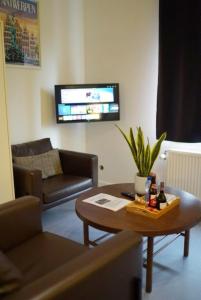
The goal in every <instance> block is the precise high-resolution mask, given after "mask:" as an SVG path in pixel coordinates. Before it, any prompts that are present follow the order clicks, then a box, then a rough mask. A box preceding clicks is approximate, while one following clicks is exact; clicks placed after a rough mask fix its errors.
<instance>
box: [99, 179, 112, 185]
mask: <svg viewBox="0 0 201 300" xmlns="http://www.w3.org/2000/svg"><path fill="white" fill-rule="evenodd" d="M109 184H112V182H108V181H103V180H99V182H98V186H103V185H109Z"/></svg>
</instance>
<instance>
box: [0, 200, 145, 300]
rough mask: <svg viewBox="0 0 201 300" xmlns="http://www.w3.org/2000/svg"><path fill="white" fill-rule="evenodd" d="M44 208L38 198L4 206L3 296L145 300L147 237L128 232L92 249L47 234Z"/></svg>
mask: <svg viewBox="0 0 201 300" xmlns="http://www.w3.org/2000/svg"><path fill="white" fill-rule="evenodd" d="M41 211H42V210H41V203H40V201H39V199H38V198H36V197H33V196H25V197H22V198H19V199H17V200H14V201H10V202H7V203H4V204H1V205H0V250H1V252H2V254H3V255H4V257H5V263H4V262H3V261H2V260H1V264H0V292H1V291H2V289H3V284H4V285H6V284H7V293H5V294H2V293H1V295H0V299H3V300H68V299H69V300H79V299H80V300H81V299H82V300H92V299H93V300H94V299H96V300H111V299H117V300H130V299H132V300H135V299H141V279H142V241H141V236H139V235H138V234H136V233H134V232H132V231H122V232H121V233H119V234H117V235H115V236H114V237H112V238H111V239H109V240H107V241H106V242H103V243H102V244H100V245H98V246H97V247H95V248H92V249H89V248H87V247H85V246H83V245H81V244H78V243H77V242H74V241H71V240H68V239H66V238H63V237H60V236H58V235H55V234H52V233H49V232H43V231H42V225H41ZM8 262H9V263H8ZM3 265H4V271H5V269H6V267H7V274H6V275H7V276H4V275H5V272H4V273H2V270H1V269H2V268H3ZM12 268H13V269H12ZM8 269H9V270H8ZM13 270H14V271H13ZM16 270H17V271H18V274H17V275H16V273H17V271H16ZM2 274H3V275H2ZM19 274H20V275H19ZM3 277H4V278H3ZM5 277H6V278H5ZM13 282H14V283H15V284H13Z"/></svg>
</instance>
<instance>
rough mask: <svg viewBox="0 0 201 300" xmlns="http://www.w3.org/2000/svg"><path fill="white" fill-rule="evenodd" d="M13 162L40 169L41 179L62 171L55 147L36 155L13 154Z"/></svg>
mask: <svg viewBox="0 0 201 300" xmlns="http://www.w3.org/2000/svg"><path fill="white" fill-rule="evenodd" d="M14 162H15V163H16V164H17V165H20V166H23V167H28V168H31V169H39V170H41V172H42V178H43V179H45V178H48V177H50V176H54V175H59V174H62V173H63V172H62V167H61V162H60V157H59V151H58V150H57V149H53V150H50V151H48V152H45V153H42V154H38V155H31V156H15V157H14Z"/></svg>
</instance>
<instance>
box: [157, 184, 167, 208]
mask: <svg viewBox="0 0 201 300" xmlns="http://www.w3.org/2000/svg"><path fill="white" fill-rule="evenodd" d="M156 201H157V209H159V210H161V209H163V208H164V207H166V205H167V198H166V196H165V192H164V182H163V181H162V182H161V183H160V192H159V194H158V196H157V198H156Z"/></svg>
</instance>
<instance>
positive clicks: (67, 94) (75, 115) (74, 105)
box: [55, 83, 120, 123]
mask: <svg viewBox="0 0 201 300" xmlns="http://www.w3.org/2000/svg"><path fill="white" fill-rule="evenodd" d="M55 103H56V119H57V123H68V122H97V121H114V120H119V118H120V108H119V84H118V83H98V84H94V83H93V84H71V85H55Z"/></svg>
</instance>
